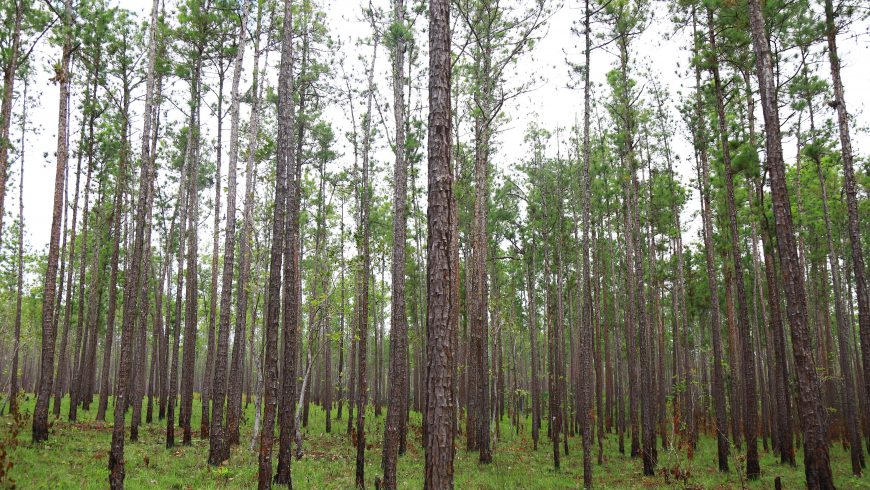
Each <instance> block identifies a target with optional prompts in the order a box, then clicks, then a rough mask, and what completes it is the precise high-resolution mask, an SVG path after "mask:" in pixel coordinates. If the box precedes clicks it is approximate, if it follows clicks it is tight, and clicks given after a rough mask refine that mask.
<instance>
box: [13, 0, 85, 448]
mask: <svg viewBox="0 0 870 490" xmlns="http://www.w3.org/2000/svg"><path fill="white" fill-rule="evenodd" d="M72 14H73V12H72V0H65V1H64V20H63V25H64V31H65V33H64V42H63V48H62V55H61V60H60V64H59V65H57V68H56V73H55V77H54V80H55V81H56V82H58V84H59V85H60V94H59V97H58V115H57V165H56V168H55V173H54V207H53V209H52V216H51V234H50V238H49V242H48V266H47V268H46V271H45V282H44V286H43V299H42V358H41V360H40V371H39V385H38V386H39V389H38V392H37V395H36V406H35V407H34V409H33V426H32V437H33V442H42V441H47V440H48V402H49V398H50V397H51V388H52V382H53V379H52V378H53V377H54V342H55V338H56V337H57V331H56V330H55V326H54V314H55V311H54V300H55V296H56V291H55V288H56V282H57V262H58V253H59V250H58V249H59V242H60V221H61V213H62V212H63V192H64V175H65V173H66V167H67V161H68V159H69V154H68V151H69V134H68V130H69V124H68V118H69V84H70V78H71V75H72V74H71V73H70V71H69V70H70V62H71V59H72V51H73V46H72V32H71V31H72ZM4 170H5V169H4ZM4 177H5V175H4ZM4 181H5V178H4ZM0 187H3V188H4V189H5V182H4V185H3V186H0ZM3 192H4V193H5V190H4V191H3Z"/></svg>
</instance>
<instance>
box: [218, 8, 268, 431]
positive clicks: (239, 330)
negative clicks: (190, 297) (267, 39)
mask: <svg viewBox="0 0 870 490" xmlns="http://www.w3.org/2000/svg"><path fill="white" fill-rule="evenodd" d="M262 20H263V9H262V8H260V6H258V8H257V27H256V29H255V31H254V72H253V75H252V85H251V119H250V123H249V124H248V131H249V133H248V156H247V159H246V161H245V205H244V210H243V216H244V222H243V224H242V235H241V236H240V237H239V242H240V252H241V256H240V257H239V278H238V280H237V281H236V284H237V290H236V329H235V334H234V337H233V354H232V358H231V364H230V369H229V387H228V390H227V422H226V432H227V434H226V439H227V444H229V445H233V444H238V443H239V425H240V421H241V414H242V381H243V378H244V372H245V370H244V369H243V363H244V358H245V325H246V324H247V320H248V318H247V316H248V299H249V297H250V292H249V288H250V280H251V253H252V252H251V236H252V234H253V226H254V190H255V189H254V182H256V179H255V175H256V173H257V168H256V166H257V162H256V160H255V156H256V153H257V148H258V147H259V131H260V99H261V95H262V90H263V86H264V85H265V84H264V83H263V82H264V80H263V77H264V76H265V72H266V70H263V71H262V73H261V72H260V53H261V49H260V36H261V31H262V24H263V22H262ZM233 83H235V82H233ZM251 330H252V331H251V349H250V350H251V352H250V354H249V355H250V356H251V357H253V356H254V351H253V324H252V326H251ZM249 398H250V397H249Z"/></svg>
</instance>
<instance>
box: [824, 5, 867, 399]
mask: <svg viewBox="0 0 870 490" xmlns="http://www.w3.org/2000/svg"><path fill="white" fill-rule="evenodd" d="M835 20H836V19H835V18H834V7H833V2H832V1H831V0H825V30H826V37H827V40H828V58H829V59H830V65H831V80H832V81H833V85H834V101H833V105H834V106H835V107H836V109H837V126H838V128H839V130H840V154H841V158H842V160H843V191H844V193H845V194H846V211H847V216H848V220H847V225H848V229H849V244H850V245H851V251H852V273H853V274H854V276H855V294H856V296H857V297H858V331H859V332H860V334H861V360H862V369H863V371H864V391H865V393H866V395H865V396H867V397H868V398H870V291H868V290H867V276H866V275H865V265H864V249H863V248H862V247H861V228H860V226H861V225H860V223H861V217H860V215H859V214H858V197H857V190H856V189H855V185H856V184H855V169H854V163H853V160H854V156H853V154H852V140H851V137H850V135H849V113H848V111H847V110H846V98H845V94H844V89H843V79H842V77H841V76H840V57H839V55H838V54H837V26H836V22H835Z"/></svg>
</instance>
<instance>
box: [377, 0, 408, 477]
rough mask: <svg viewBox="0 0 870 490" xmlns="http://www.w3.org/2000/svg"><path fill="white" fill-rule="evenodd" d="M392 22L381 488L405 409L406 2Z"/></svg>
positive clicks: (392, 470)
mask: <svg viewBox="0 0 870 490" xmlns="http://www.w3.org/2000/svg"><path fill="white" fill-rule="evenodd" d="M393 22H394V23H395V24H396V25H397V26H401V28H402V30H401V31H400V32H401V33H402V34H400V35H398V36H396V37H395V39H394V43H395V45H394V46H393V74H392V81H393V117H394V118H395V124H396V130H395V141H394V142H393V144H394V145H395V150H394V152H395V163H394V165H393V186H394V188H393V250H392V257H391V259H392V260H391V275H390V279H391V281H390V282H391V285H392V301H391V304H390V365H389V376H390V387H389V404H388V406H387V421H386V424H385V426H384V456H383V466H384V480H383V488H385V489H387V490H394V489H395V488H396V484H397V478H396V460H397V458H398V453H399V435H400V432H401V426H402V425H403V424H404V422H405V413H406V412H407V406H408V392H407V386H408V371H407V364H408V318H407V316H406V314H405V246H406V244H405V241H406V236H407V194H408V191H407V184H408V175H407V172H408V169H407V163H406V161H405V130H406V128H405V126H406V123H405V96H404V95H405V92H404V89H405V79H404V71H405V69H404V66H405V39H404V32H405V31H404V29H406V26H405V2H404V0H394V1H393Z"/></svg>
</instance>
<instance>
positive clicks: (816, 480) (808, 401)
mask: <svg viewBox="0 0 870 490" xmlns="http://www.w3.org/2000/svg"><path fill="white" fill-rule="evenodd" d="M748 5H749V20H750V28H751V31H752V44H753V48H754V51H755V67H756V74H757V76H758V85H759V92H760V95H761V106H762V109H763V113H764V127H765V136H766V148H767V166H768V171H769V172H770V185H771V190H772V199H773V215H774V221H775V222H776V238H777V246H778V248H779V253H780V259H781V261H782V266H783V267H782V275H783V282H784V285H785V288H784V289H785V295H786V303H787V304H788V310H787V312H788V317H789V323H790V324H791V337H792V350H793V351H794V358H795V370H796V372H797V378H798V383H797V386H798V407H799V412H800V416H801V417H800V418H801V426H802V428H803V435H804V468H805V472H806V477H807V486H808V487H809V488H811V489H816V488H833V487H834V483H833V477H832V475H831V465H830V458H829V456H828V446H827V441H826V437H825V433H824V427H825V425H824V420H823V417H824V408H823V407H822V403H821V400H820V399H819V396H820V387H819V379H818V374H817V373H816V367H815V361H814V360H813V357H812V351H811V341H810V336H809V331H808V330H809V329H808V327H807V306H806V292H805V287H804V277H803V274H802V271H801V270H800V264H799V261H798V254H797V245H796V244H795V237H794V228H793V225H792V216H791V204H790V199H789V195H788V189H787V188H786V179H785V162H784V161H783V156H782V141H781V139H780V131H779V128H780V125H779V113H778V112H777V111H778V106H777V94H776V84H775V81H774V76H773V62H772V60H771V56H770V47H769V46H768V41H767V36H766V34H765V27H764V25H765V21H764V17H762V14H761V6H760V5H759V2H758V0H749V4H748Z"/></svg>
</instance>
